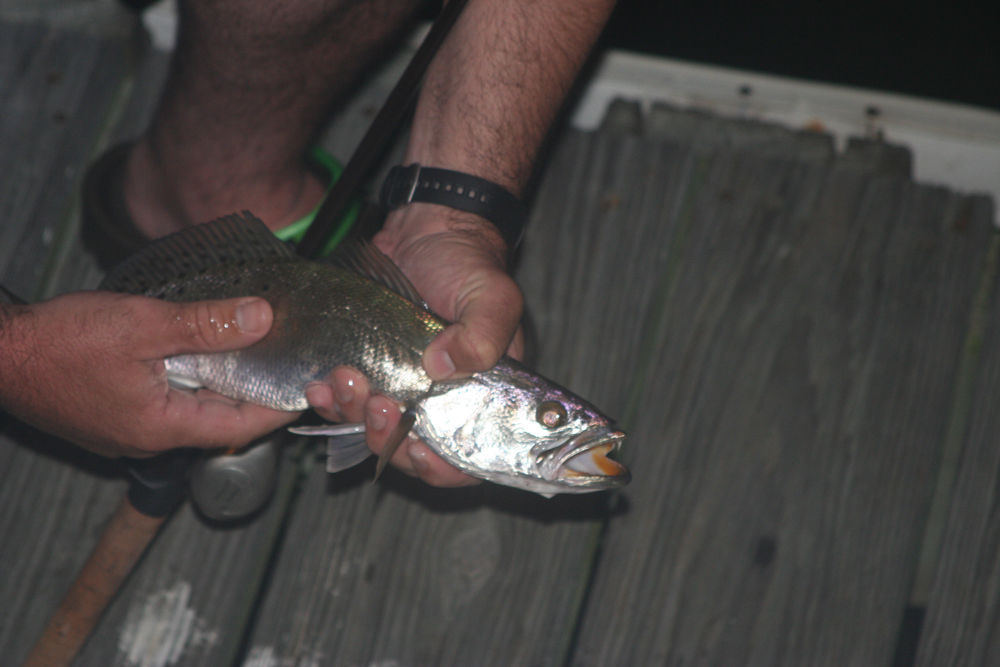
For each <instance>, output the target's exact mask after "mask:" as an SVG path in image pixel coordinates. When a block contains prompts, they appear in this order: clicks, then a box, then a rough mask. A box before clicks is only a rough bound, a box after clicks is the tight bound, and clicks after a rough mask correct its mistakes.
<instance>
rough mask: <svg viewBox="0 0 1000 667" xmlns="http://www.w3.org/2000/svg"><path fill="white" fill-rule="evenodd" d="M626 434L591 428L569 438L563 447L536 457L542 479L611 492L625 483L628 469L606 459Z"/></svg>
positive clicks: (628, 475)
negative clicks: (610, 490)
mask: <svg viewBox="0 0 1000 667" xmlns="http://www.w3.org/2000/svg"><path fill="white" fill-rule="evenodd" d="M624 439H625V434H624V433H622V432H621V431H618V430H612V429H609V428H606V427H605V428H601V429H591V430H589V431H584V432H583V433H580V434H579V435H576V436H574V437H572V438H570V439H569V440H568V441H567V442H566V443H565V444H563V445H560V446H559V447H555V448H552V449H548V450H546V451H544V452H542V453H541V454H539V455H538V458H537V460H536V463H537V465H538V469H539V471H540V472H541V473H542V476H543V477H545V478H546V479H548V480H551V481H561V482H567V483H569V484H571V485H573V486H589V487H593V488H607V489H612V488H616V487H619V486H624V485H625V484H628V483H629V481H631V479H632V474H631V473H630V472H629V471H628V468H626V467H625V466H623V465H622V464H620V463H618V462H617V461H615V460H613V459H610V458H608V454H610V453H611V452H613V451H614V450H616V449H618V448H620V447H621V443H622V441H623V440H624Z"/></svg>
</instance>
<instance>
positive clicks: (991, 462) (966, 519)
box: [916, 199, 1000, 667]
mask: <svg viewBox="0 0 1000 667" xmlns="http://www.w3.org/2000/svg"><path fill="white" fill-rule="evenodd" d="M975 204H976V208H978V209H979V215H992V210H991V202H989V201H987V200H985V199H981V200H978V201H976V202H975ZM978 344H979V345H981V346H982V350H983V359H982V365H981V369H980V372H979V375H978V379H977V382H976V385H975V391H974V392H973V398H972V405H971V407H972V413H971V417H970V421H969V426H968V432H967V436H966V438H965V446H964V454H963V456H962V458H961V461H960V466H959V473H958V478H957V483H956V485H955V494H954V496H953V498H952V502H951V507H950V511H949V513H948V522H947V524H946V527H945V533H944V540H943V544H942V547H941V555H940V559H939V562H938V568H937V572H936V577H935V581H934V586H933V588H932V589H931V593H930V599H929V601H928V604H927V612H926V617H925V620H924V624H923V631H922V633H921V641H920V645H919V649H918V653H917V659H916V664H917V665H918V666H920V667H929V666H931V665H934V666H935V667H937V666H945V665H947V666H952V667H954V666H959V665H962V666H964V665H993V664H997V663H998V662H1000V615H998V613H997V610H998V587H997V581H998V572H1000V535H998V530H997V526H998V525H1000V523H998V519H997V491H998V489H997V480H998V479H1000V477H998V476H1000V447H997V433H998V432H1000V431H998V428H1000V423H998V415H997V409H996V405H997V390H998V389H997V388H998V387H1000V309H998V308H997V305H996V302H995V301H994V302H993V305H992V307H991V308H990V311H989V327H988V329H987V333H986V335H985V336H984V337H983V338H982V339H981V340H980V341H979V343H978Z"/></svg>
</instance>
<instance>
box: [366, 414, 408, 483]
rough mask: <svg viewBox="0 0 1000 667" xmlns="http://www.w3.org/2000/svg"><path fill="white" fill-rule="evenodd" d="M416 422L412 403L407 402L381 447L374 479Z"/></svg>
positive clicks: (383, 468)
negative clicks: (397, 421)
mask: <svg viewBox="0 0 1000 667" xmlns="http://www.w3.org/2000/svg"><path fill="white" fill-rule="evenodd" d="M416 422H417V412H416V410H415V408H414V406H413V405H412V404H410V403H407V404H406V409H405V410H404V411H403V414H402V416H400V418H399V423H398V424H396V428H394V429H393V430H392V433H390V434H389V439H388V440H387V441H386V443H385V447H384V448H383V449H382V453H381V454H379V457H378V465H377V466H375V479H378V476H379V475H381V474H382V471H383V470H385V466H386V464H387V463H389V459H391V458H392V455H393V454H395V453H396V450H397V449H399V446H400V445H401V444H402V443H403V440H405V439H406V436H407V435H409V433H410V429H412V428H413V425H414V424H415V423H416ZM372 481H375V480H372Z"/></svg>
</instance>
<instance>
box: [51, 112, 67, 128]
mask: <svg viewBox="0 0 1000 667" xmlns="http://www.w3.org/2000/svg"><path fill="white" fill-rule="evenodd" d="M52 120H54V121H55V122H57V123H59V124H60V125H62V124H63V123H65V122H66V114H65V113H63V112H62V111H57V112H55V113H54V114H52Z"/></svg>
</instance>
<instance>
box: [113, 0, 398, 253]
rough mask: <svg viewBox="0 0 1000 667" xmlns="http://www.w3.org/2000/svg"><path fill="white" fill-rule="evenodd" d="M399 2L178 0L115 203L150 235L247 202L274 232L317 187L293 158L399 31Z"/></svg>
mask: <svg viewBox="0 0 1000 667" xmlns="http://www.w3.org/2000/svg"><path fill="white" fill-rule="evenodd" d="M416 6H417V3H416V2H415V1H412V0H411V1H404V2H401V1H399V0H216V1H208V0H182V1H181V3H180V11H181V29H180V34H179V38H178V45H177V51H176V52H175V54H174V60H173V63H172V66H171V72H170V76H169V79H168V81H167V86H166V90H165V91H164V95H163V99H162V100H161V102H160V106H159V109H158V111H157V114H156V116H155V118H154V120H153V123H152V125H151V127H150V128H149V130H148V131H147V133H146V134H145V135H144V136H143V137H141V138H140V140H139V141H138V143H137V144H136V147H135V150H133V151H132V155H131V157H130V159H129V163H128V167H127V169H126V175H125V186H124V189H125V201H126V204H127V206H128V210H129V212H130V214H131V216H132V219H133V221H134V222H135V225H136V227H138V229H139V231H140V232H142V233H143V234H145V235H146V236H148V237H150V238H155V237H158V236H162V235H164V234H167V233H170V232H172V231H175V230H177V229H179V228H181V227H183V226H185V225H190V224H196V223H199V222H205V221H207V220H211V219H213V218H215V217H218V216H220V215H226V214H229V213H233V212H236V211H240V210H244V209H247V210H250V211H252V212H253V213H255V214H256V215H257V216H258V217H260V218H261V219H262V220H264V222H265V223H267V224H268V226H270V227H271V228H272V229H279V228H281V227H283V226H285V225H288V224H290V223H292V222H294V221H295V220H297V219H298V218H300V217H301V216H302V215H304V214H306V213H307V212H309V211H310V210H311V209H312V208H313V206H315V205H316V204H317V203H318V202H319V200H320V199H321V198H322V195H323V188H324V184H322V183H320V181H319V179H318V178H317V177H316V176H314V175H312V174H311V173H310V172H309V171H308V170H307V169H306V167H305V164H304V162H303V156H304V154H305V152H306V149H307V147H308V146H309V144H310V142H311V141H312V140H313V138H314V135H315V133H316V131H317V129H318V128H319V125H320V124H321V123H322V122H323V120H324V117H325V114H326V112H327V111H328V110H329V108H330V105H331V104H332V103H333V102H334V101H335V100H336V98H337V96H338V94H340V93H342V92H343V91H344V90H345V89H346V88H347V87H348V86H349V85H350V84H351V83H352V82H353V81H354V79H355V78H356V77H357V76H358V74H359V73H361V72H362V70H363V69H364V68H365V67H366V66H367V65H368V64H369V63H370V62H371V61H372V60H373V58H374V57H375V56H376V55H377V54H378V52H379V51H380V50H381V48H382V47H383V46H384V45H386V44H387V43H388V42H389V41H391V40H392V39H393V38H394V37H396V36H398V35H399V33H400V32H401V30H402V28H403V27H404V25H405V24H406V22H407V19H409V18H410V17H411V16H412V14H413V11H414V10H415V8H416Z"/></svg>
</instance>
